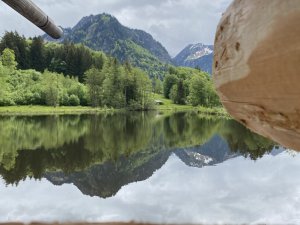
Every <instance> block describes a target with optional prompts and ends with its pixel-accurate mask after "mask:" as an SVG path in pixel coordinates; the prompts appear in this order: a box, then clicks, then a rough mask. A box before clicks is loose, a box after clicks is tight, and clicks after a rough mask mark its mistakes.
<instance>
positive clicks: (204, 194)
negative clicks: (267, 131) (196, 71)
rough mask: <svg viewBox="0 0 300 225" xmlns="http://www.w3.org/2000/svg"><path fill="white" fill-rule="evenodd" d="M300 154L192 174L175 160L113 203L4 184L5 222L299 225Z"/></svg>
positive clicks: (64, 189)
mask: <svg viewBox="0 0 300 225" xmlns="http://www.w3.org/2000/svg"><path fill="white" fill-rule="evenodd" d="M299 170H300V155H299V154H298V155H294V156H293V157H292V156H291V155H290V154H288V153H287V152H283V153H281V154H279V155H276V156H272V155H265V156H264V157H263V158H261V159H258V160H257V161H251V160H246V159H245V158H243V157H237V158H234V159H230V160H228V161H226V162H224V163H222V164H218V165H216V166H208V167H204V168H201V169H199V168H193V167H188V166H186V165H185V164H184V163H183V162H181V161H180V159H179V158H178V157H177V156H175V155H172V156H171V157H170V158H169V160H168V161H167V163H166V164H165V165H164V166H163V167H162V168H161V169H159V170H157V171H156V172H155V173H154V174H153V176H151V177H150V178H149V179H147V180H145V181H141V182H134V183H131V184H129V185H127V186H124V187H123V188H122V189H121V190H119V192H118V193H117V194H116V195H115V196H114V197H112V198H107V199H101V198H98V197H90V196H87V195H83V194H81V192H80V191H79V190H78V188H77V187H75V186H74V185H73V184H64V185H62V186H55V185H53V184H51V183H50V182H49V181H47V180H46V179H42V180H41V181H34V180H33V179H26V180H25V181H21V182H20V183H19V185H18V187H16V186H13V185H9V186H6V185H5V184H4V182H3V181H2V180H1V179H0V193H1V198H0V222H8V221H23V222H31V221H45V222H49V221H58V222H71V221H89V222H103V221H105V222H107V221H133V220H134V221H141V222H148V221H150V222H155V223H162V224H167V223H170V224H176V223H182V224H188V223H189V224H299V223H300V213H299V207H300V180H299Z"/></svg>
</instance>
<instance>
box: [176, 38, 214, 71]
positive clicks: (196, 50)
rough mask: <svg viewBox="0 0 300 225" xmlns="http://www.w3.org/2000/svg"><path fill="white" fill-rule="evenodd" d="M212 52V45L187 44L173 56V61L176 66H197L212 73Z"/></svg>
mask: <svg viewBox="0 0 300 225" xmlns="http://www.w3.org/2000/svg"><path fill="white" fill-rule="evenodd" d="M213 54H214V46H213V45H205V44H202V43H197V44H189V45H187V46H186V47H185V48H184V49H183V50H182V51H181V52H179V53H178V54H177V55H176V56H175V57H174V58H173V63H174V64H175V65H176V66H185V67H192V68H199V69H201V70H202V71H205V72H207V73H209V74H212V64H213Z"/></svg>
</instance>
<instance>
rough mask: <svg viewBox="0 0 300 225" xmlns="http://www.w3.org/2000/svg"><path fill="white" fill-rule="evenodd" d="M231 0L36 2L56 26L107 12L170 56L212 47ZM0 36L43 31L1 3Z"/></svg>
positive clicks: (39, 0) (36, 33)
mask: <svg viewBox="0 0 300 225" xmlns="http://www.w3.org/2000/svg"><path fill="white" fill-rule="evenodd" d="M230 1H231V0H214V1H212V0H166V1H161V0H151V1H149V0H101V1H99V0H85V1H83V0H64V1H60V0H35V1H34V2H35V3H36V4H38V5H39V6H40V8H42V9H43V10H44V11H45V12H47V13H48V14H49V15H50V16H51V17H52V18H53V19H54V20H55V21H56V23H57V24H59V25H61V26H63V27H72V26H74V25H75V24H76V23H77V22H78V21H79V20H80V19H81V18H82V17H83V16H88V15H90V14H99V13H103V12H106V13H110V14H112V15H114V16H115V17H117V18H118V19H119V20H120V22H121V23H122V24H124V25H126V26H129V27H131V28H138V29H142V30H145V31H147V32H149V33H151V34H152V35H153V36H154V38H155V39H157V40H158V41H160V42H161V43H162V44H163V45H164V46H165V47H166V48H167V50H168V51H169V52H170V54H171V55H173V56H174V55H175V54H177V53H178V52H179V51H180V50H182V49H183V48H184V47H185V46H186V45H187V44H190V43H197V42H203V43H206V44H212V43H213V40H214V33H215V29H216V26H217V23H218V21H219V19H220V17H221V14H222V12H224V10H225V9H226V7H227V6H228V5H229V2H230ZM0 3H1V7H0V16H1V20H0V34H3V33H4V31H10V30H16V31H18V32H20V33H21V34H24V35H25V36H32V35H38V34H41V33H42V32H41V31H40V30H39V29H38V28H35V27H34V26H33V25H31V24H30V23H29V22H27V21H25V20H24V19H23V18H21V17H20V16H18V15H17V14H16V13H15V12H13V11H12V10H11V9H10V8H9V7H7V6H5V5H4V3H3V2H0Z"/></svg>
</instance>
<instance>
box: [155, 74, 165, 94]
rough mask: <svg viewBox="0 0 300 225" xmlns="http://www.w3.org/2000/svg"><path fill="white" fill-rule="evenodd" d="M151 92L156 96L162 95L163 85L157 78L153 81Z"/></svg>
mask: <svg viewBox="0 0 300 225" xmlns="http://www.w3.org/2000/svg"><path fill="white" fill-rule="evenodd" d="M153 92H154V93H156V94H162V92H163V83H162V81H161V80H160V79H159V78H157V77H156V78H155V79H154V81H153Z"/></svg>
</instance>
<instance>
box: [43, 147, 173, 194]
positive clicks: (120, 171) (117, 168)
mask: <svg viewBox="0 0 300 225" xmlns="http://www.w3.org/2000/svg"><path fill="white" fill-rule="evenodd" d="M170 154H171V152H170V151H161V152H159V153H156V154H153V155H151V157H149V156H147V155H145V154H136V155H134V156H131V157H129V158H126V157H122V158H120V159H119V160H118V161H117V162H105V163H103V164H98V165H94V166H92V167H91V168H89V169H87V170H85V171H80V172H73V173H70V174H65V173H63V172H48V173H46V174H45V175H44V177H45V178H46V179H48V180H49V181H50V182H51V183H52V184H54V185H63V184H66V183H67V184H71V183H72V184H74V185H75V186H76V187H77V188H78V189H79V190H80V191H81V192H82V193H83V194H84V195H89V196H92V197H93V196H98V197H101V198H109V197H112V196H114V195H116V194H117V192H118V191H119V190H120V189H121V188H122V187H123V186H125V185H127V184H129V183H133V182H138V181H143V180H146V179H148V178H149V177H151V176H152V175H153V173H154V172H155V171H156V170H158V169H160V168H161V167H162V166H163V165H164V164H165V163H166V161H167V160H168V158H169V156H170Z"/></svg>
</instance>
